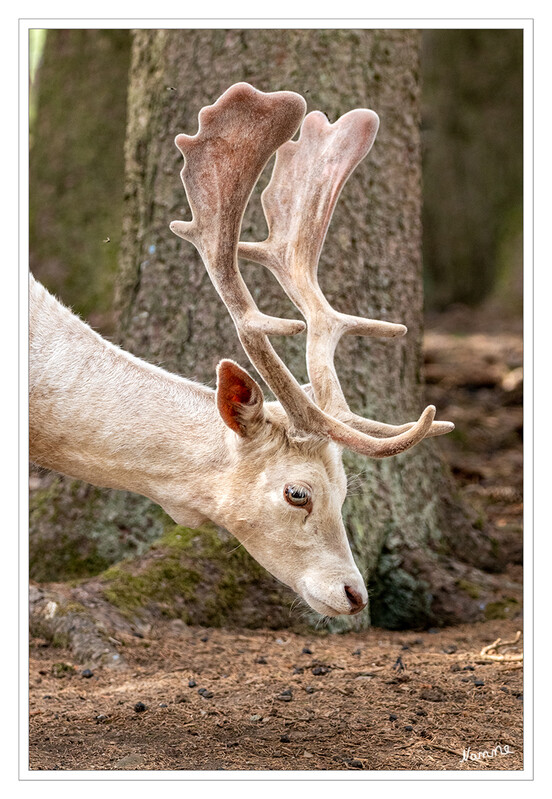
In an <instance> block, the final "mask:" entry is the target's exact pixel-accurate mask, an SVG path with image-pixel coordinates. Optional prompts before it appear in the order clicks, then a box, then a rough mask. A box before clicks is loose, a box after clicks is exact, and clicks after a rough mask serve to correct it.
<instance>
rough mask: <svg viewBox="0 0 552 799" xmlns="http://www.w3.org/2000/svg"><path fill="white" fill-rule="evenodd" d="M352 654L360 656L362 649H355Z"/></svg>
mask: <svg viewBox="0 0 552 799" xmlns="http://www.w3.org/2000/svg"><path fill="white" fill-rule="evenodd" d="M351 654H352V655H355V656H356V657H358V656H359V655H360V649H355V651H354V652H351Z"/></svg>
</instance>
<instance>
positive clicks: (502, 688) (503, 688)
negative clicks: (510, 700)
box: [500, 685, 510, 694]
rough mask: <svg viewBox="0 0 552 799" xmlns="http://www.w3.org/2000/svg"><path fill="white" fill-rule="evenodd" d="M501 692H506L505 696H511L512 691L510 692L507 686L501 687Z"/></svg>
mask: <svg viewBox="0 0 552 799" xmlns="http://www.w3.org/2000/svg"><path fill="white" fill-rule="evenodd" d="M500 690H501V691H504V693H505V694H509V693H510V691H509V690H508V688H506V686H505V685H503V686H501V688H500Z"/></svg>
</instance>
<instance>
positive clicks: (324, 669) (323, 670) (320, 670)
mask: <svg viewBox="0 0 552 799" xmlns="http://www.w3.org/2000/svg"><path fill="white" fill-rule="evenodd" d="M329 670H330V669H329V668H328V666H313V669H312V673H313V674H315V675H316V676H318V675H319V674H327V673H328V672H329Z"/></svg>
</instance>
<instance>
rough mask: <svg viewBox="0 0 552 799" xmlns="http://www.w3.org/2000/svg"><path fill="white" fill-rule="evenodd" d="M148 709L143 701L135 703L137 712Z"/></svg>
mask: <svg viewBox="0 0 552 799" xmlns="http://www.w3.org/2000/svg"><path fill="white" fill-rule="evenodd" d="M147 709H148V708H147V705H144V703H143V702H136V704H135V705H134V710H135V711H136V713H144V711H146V710H147Z"/></svg>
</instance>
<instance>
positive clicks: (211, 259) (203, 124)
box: [170, 83, 435, 458]
mask: <svg viewBox="0 0 552 799" xmlns="http://www.w3.org/2000/svg"><path fill="white" fill-rule="evenodd" d="M305 105H306V104H305V101H304V100H303V98H302V97H300V96H299V95H297V94H295V93H293V92H273V93H269V94H265V93H264V92H259V91H257V90H256V89H254V88H253V87H252V86H250V85H249V84H247V83H238V84H236V85H234V86H232V87H230V89H228V90H227V91H226V92H225V93H224V94H223V95H222V96H221V97H220V98H219V99H218V100H217V102H216V103H214V104H213V105H212V106H207V107H206V108H203V109H202V110H201V111H200V114H199V123H200V124H199V130H198V133H197V134H196V135H195V136H186V135H180V136H177V138H176V144H177V146H178V148H179V149H180V150H181V152H182V154H183V155H184V159H185V165H184V168H183V170H182V172H181V177H182V182H183V184H184V188H185V189H186V193H187V195H188V201H189V204H190V208H191V211H192V220H191V221H190V222H172V223H171V225H170V227H171V230H172V231H173V232H174V233H176V234H177V235H179V236H181V237H182V238H184V239H187V240H188V241H190V242H192V244H194V246H195V247H196V248H197V250H198V251H199V253H200V255H201V257H202V259H203V262H204V264H205V266H206V269H207V271H208V273H209V276H210V278H211V280H212V282H213V284H214V286H215V288H216V289H217V291H218V293H219V295H220V296H221V299H222V300H223V302H224V303H225V305H226V307H227V308H228V311H229V312H230V315H231V316H232V319H233V320H234V324H235V325H236V329H237V332H238V336H239V339H240V341H241V343H242V346H243V348H244V350H245V351H246V353H247V355H248V357H249V359H250V361H251V363H252V364H253V365H254V366H255V368H256V369H257V371H258V372H259V374H260V375H261V377H262V378H263V380H264V381H265V382H266V384H267V385H268V386H269V388H270V389H271V390H272V391H273V393H274V395H275V396H276V397H277V399H278V400H279V402H280V403H281V405H282V407H283V408H284V410H285V411H286V413H287V415H288V417H289V418H290V421H291V423H292V427H293V428H295V429H296V430H297V431H301V432H307V433H309V432H310V433H314V434H316V435H319V436H323V437H326V438H331V439H333V440H334V441H336V442H337V443H339V444H341V445H342V446H345V447H350V448H352V449H355V450H356V451H357V452H361V453H364V454H366V455H369V456H372V457H376V458H384V457H387V456H389V455H394V454H397V453H398V452H402V451H403V450H405V449H408V448H409V447H411V446H413V445H414V444H416V443H417V442H418V441H420V440H421V439H422V438H424V437H425V435H426V434H427V432H428V431H429V428H430V427H431V423H432V421H433V417H434V413H435V409H434V408H432V407H430V408H426V411H424V414H422V417H421V418H420V420H419V421H418V423H416V425H414V426H413V427H412V428H411V429H408V430H405V431H404V432H403V433H401V434H400V435H397V436H394V437H393V439H392V442H393V443H392V445H391V446H389V445H388V444H387V439H380V438H373V437H372V436H370V435H366V434H365V433H363V432H359V431H356V430H354V429H352V428H351V427H349V426H348V425H346V424H344V423H343V422H341V421H340V420H339V419H335V418H333V417H331V416H329V415H328V414H326V413H325V412H324V411H323V410H322V409H321V408H319V407H318V406H317V405H315V404H314V402H312V401H311V400H310V398H309V397H308V396H307V394H306V392H305V391H303V389H302V388H301V386H300V385H299V383H298V382H297V381H296V380H295V378H294V377H293V375H292V374H291V372H290V371H289V370H288V369H287V367H286V366H285V364H284V363H283V362H282V360H281V359H280V358H279V356H278V355H277V353H276V352H275V351H274V348H273V347H272V345H271V344H270V341H269V340H268V334H276V335H292V334H294V333H298V332H300V331H301V330H303V329H304V323H303V322H298V321H295V320H289V319H278V318H275V317H271V316H266V315H265V314H262V313H261V312H260V311H259V309H258V308H257V306H256V305H255V302H254V300H253V298H252V297H251V294H250V292H249V291H248V289H247V286H246V285H245V283H244V281H243V278H242V276H241V274H240V272H239V268H238V241H239V233H240V227H241V221H242V218H243V214H244V210H245V206H246V204H247V201H248V199H249V197H250V195H251V192H252V190H253V187H254V185H255V183H256V181H257V180H258V177H259V175H260V173H261V171H262V169H263V167H264V166H265V164H266V162H267V161H268V159H269V158H270V156H271V155H272V154H273V153H274V152H275V151H276V150H277V149H278V147H280V146H281V145H282V144H283V143H284V142H285V141H287V140H288V139H289V138H290V137H291V136H292V135H293V133H294V132H295V130H296V129H297V128H298V127H299V124H300V122H301V119H302V117H303V115H304V112H305ZM328 221H329V220H328ZM359 322H363V320H359ZM376 324H378V325H381V324H385V323H376Z"/></svg>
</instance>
